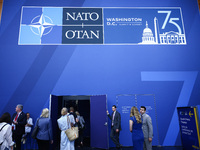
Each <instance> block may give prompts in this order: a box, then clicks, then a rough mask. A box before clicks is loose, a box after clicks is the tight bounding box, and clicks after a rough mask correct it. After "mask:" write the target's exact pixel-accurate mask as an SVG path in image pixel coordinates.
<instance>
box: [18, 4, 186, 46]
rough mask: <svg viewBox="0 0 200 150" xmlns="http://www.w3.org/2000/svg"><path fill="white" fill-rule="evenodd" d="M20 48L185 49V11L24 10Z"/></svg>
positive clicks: (128, 9) (53, 8) (27, 8)
mask: <svg viewBox="0 0 200 150" xmlns="http://www.w3.org/2000/svg"><path fill="white" fill-rule="evenodd" d="M55 37H56V38H55ZM18 44H19V45H51V44H54V45H62V44H121V45H123V44H131V45H135V44H136V45H137V44H139V45H141V44H142V45H144V44H148V45H149V44H153V45H155V44H165V45H167V44H170V45H171V44H173V45H174V44H175V45H180V44H184V45H185V44H186V37H185V30H184V26H183V18H182V13H181V8H177V7H175V8H174V7H172V8H171V7H170V8H163V7H160V8H159V7H158V8H157V7H156V8H154V7H153V8H151V7H150V8H148V7H147V8H143V7H141V8H140V7H136V8H134V7H133V8H120V7H117V8H98V7H96V8H73V7H72V8H65V7H26V6H24V7H22V13H21V24H20V35H19V42H18Z"/></svg>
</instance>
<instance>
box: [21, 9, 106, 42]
mask: <svg viewBox="0 0 200 150" xmlns="http://www.w3.org/2000/svg"><path fill="white" fill-rule="evenodd" d="M21 14H22V15H21V24H20V32H19V41H18V43H19V45H60V44H102V43H103V25H102V22H103V21H102V9H101V8H63V7H23V8H22V13H21Z"/></svg>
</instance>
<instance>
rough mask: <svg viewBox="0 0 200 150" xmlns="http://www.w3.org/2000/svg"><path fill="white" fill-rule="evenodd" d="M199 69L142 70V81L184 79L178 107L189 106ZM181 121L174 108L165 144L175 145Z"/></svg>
mask: <svg viewBox="0 0 200 150" xmlns="http://www.w3.org/2000/svg"><path fill="white" fill-rule="evenodd" d="M197 74H198V72H197V71H193V72H141V80H142V81H160V82H161V81H183V82H184V84H183V87H182V90H181V92H180V95H179V98H178V101H177V104H176V107H182V106H187V105H188V103H189V100H190V95H191V93H192V90H193V87H194V84H195V81H196V78H197ZM177 129H179V123H178V115H177V109H176V108H175V109H174V112H173V116H172V118H171V121H170V125H169V128H168V131H167V133H166V136H165V139H164V142H163V146H170V145H175V142H176V139H177V136H178V133H179V130H177Z"/></svg>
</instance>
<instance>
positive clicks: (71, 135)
mask: <svg viewBox="0 0 200 150" xmlns="http://www.w3.org/2000/svg"><path fill="white" fill-rule="evenodd" d="M67 123H68V126H69V125H70V122H69V117H68V116H67ZM65 134H66V135H67V137H68V139H69V140H70V141H74V140H76V139H77V138H78V136H79V135H78V127H71V128H69V129H67V130H66V131H65Z"/></svg>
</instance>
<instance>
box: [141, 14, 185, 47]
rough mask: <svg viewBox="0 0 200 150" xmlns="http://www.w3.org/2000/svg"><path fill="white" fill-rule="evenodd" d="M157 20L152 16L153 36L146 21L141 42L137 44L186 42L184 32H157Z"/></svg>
mask: <svg viewBox="0 0 200 150" xmlns="http://www.w3.org/2000/svg"><path fill="white" fill-rule="evenodd" d="M157 22H158V20H157V18H156V17H155V18H154V29H155V37H154V35H153V32H152V30H151V29H150V28H149V27H148V22H147V21H146V28H145V29H144V30H143V34H142V42H140V43H138V44H186V39H185V34H182V33H181V30H180V31H179V32H174V31H169V32H165V33H162V34H160V33H158V27H157V24H158V23H157Z"/></svg>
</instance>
